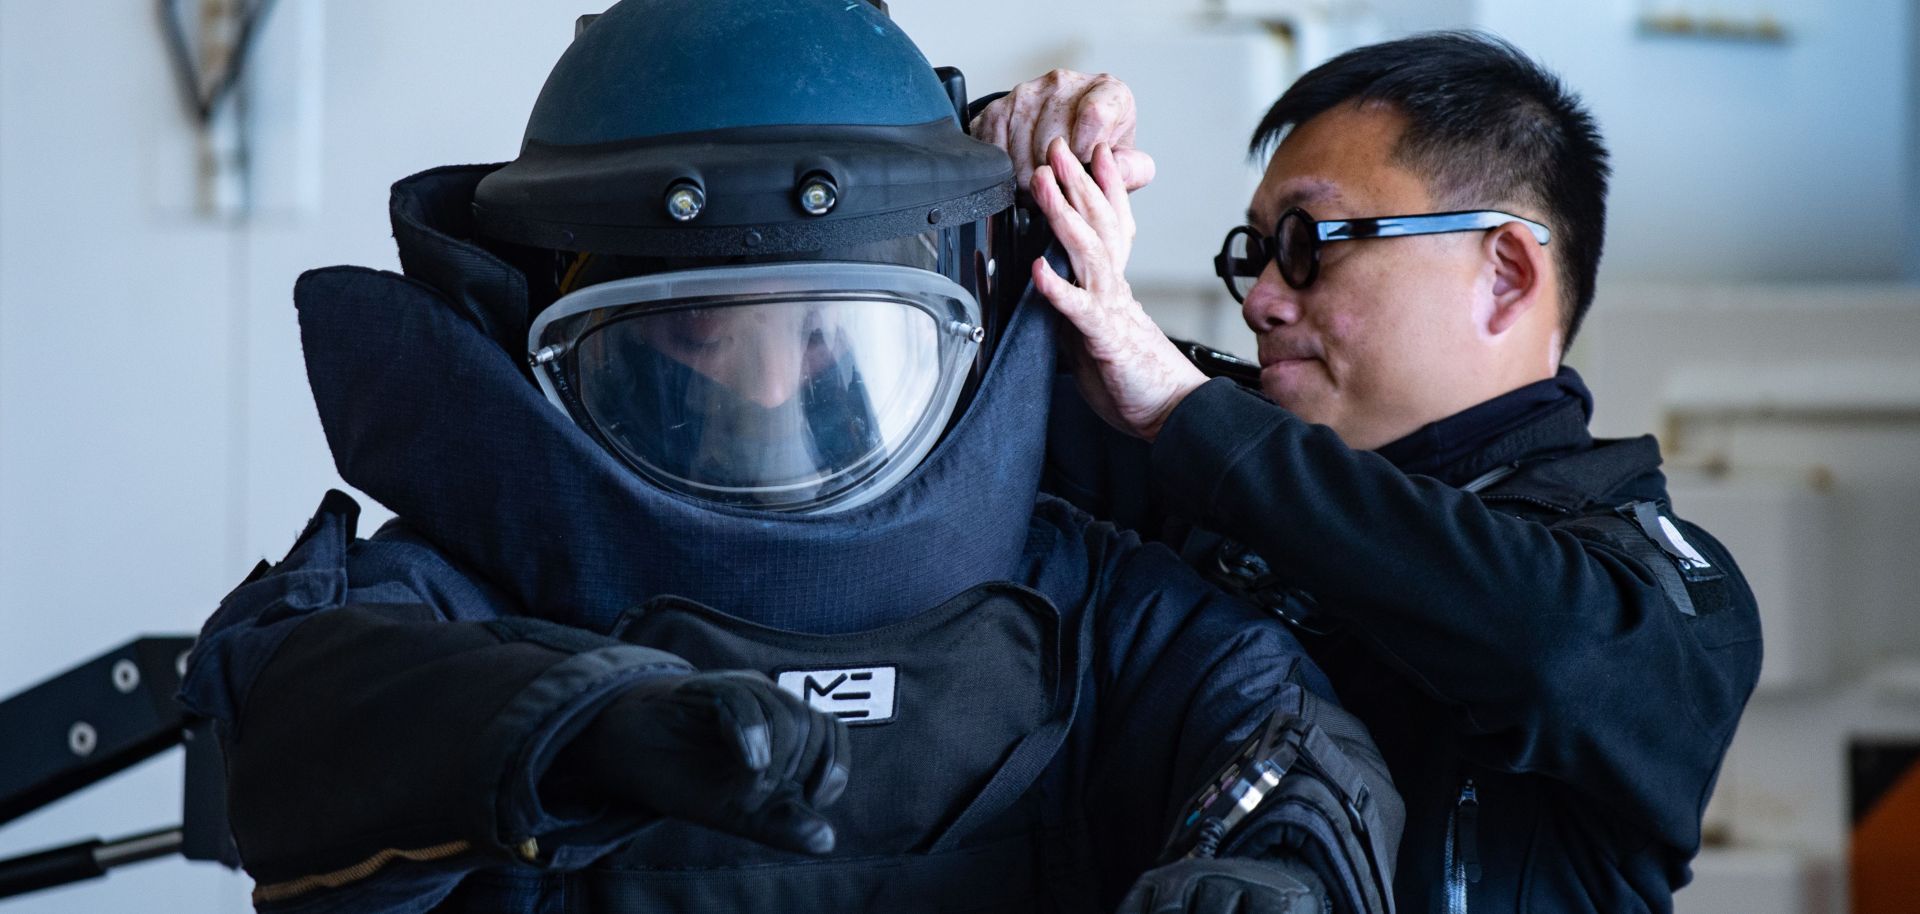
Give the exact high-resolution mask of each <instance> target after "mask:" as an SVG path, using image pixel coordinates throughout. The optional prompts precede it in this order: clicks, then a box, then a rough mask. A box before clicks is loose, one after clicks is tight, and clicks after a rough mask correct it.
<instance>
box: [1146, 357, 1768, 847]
mask: <svg viewBox="0 0 1920 914" xmlns="http://www.w3.org/2000/svg"><path fill="white" fill-rule="evenodd" d="M1152 461H1153V473H1154V479H1155V480H1156V482H1158V483H1159V484H1160V485H1161V486H1162V487H1164V489H1165V490H1166V491H1167V492H1168V493H1169V497H1170V498H1171V499H1173V500H1175V502H1176V503H1179V504H1183V505H1186V506H1188V507H1190V508H1191V509H1193V510H1194V512H1195V513H1196V514H1199V515H1201V516H1202V517H1203V518H1204V519H1205V521H1206V522H1208V523H1209V524H1211V525H1213V526H1215V527H1216V528H1217V529H1220V530H1222V531H1223V532H1226V533H1227V534H1229V535H1231V536H1234V537H1236V538H1238V539H1240V540H1241V541H1242V542H1245V543H1247V544H1249V545H1250V546H1252V547H1254V548H1255V549H1257V550H1258V551H1259V552H1260V553H1261V555H1262V556H1263V557H1264V558H1266V560H1267V561H1268V563H1269V565H1270V566H1271V567H1272V568H1273V570H1274V571H1275V572H1276V573H1277V574H1278V575H1280V576H1281V577H1282V578H1283V579H1286V580H1288V581H1289V582H1290V583H1293V584H1296V585H1297V586H1299V587H1301V588H1302V589H1304V590H1305V591H1307V592H1308V593H1310V594H1311V595H1312V596H1313V597H1315V598H1316V599H1317V600H1318V602H1319V604H1320V605H1321V606H1322V607H1323V608H1325V609H1327V610H1329V611H1331V612H1335V613H1337V614H1338V617H1339V618H1340V619H1342V620H1343V621H1344V622H1345V623H1347V624H1348V625H1349V626H1350V627H1351V628H1352V629H1353V630H1355V631H1356V632H1357V633H1358V634H1359V635H1360V636H1361V637H1363V638H1365V639H1367V640H1369V641H1370V642H1372V644H1373V645H1374V646H1375V648H1376V649H1377V650H1378V652H1379V653H1380V654H1381V655H1383V656H1384V657H1385V659H1386V660H1387V661H1388V662H1389V663H1391V664H1393V665H1395V666H1397V667H1398V668H1400V669H1401V671H1402V672H1403V673H1404V674H1405V675H1406V676H1407V677H1408V678H1409V679H1410V680H1411V681H1412V682H1413V683H1414V684H1415V685H1416V686H1417V687H1418V688H1420V689H1422V690H1423V691H1425V692H1426V693H1427V694H1429V695H1431V696H1432V697H1433V698H1435V699H1436V700H1438V701H1440V702H1441V703H1443V705H1444V706H1446V707H1447V708H1450V709H1451V711H1452V715H1453V721H1452V723H1453V728H1454V729H1455V730H1456V732H1457V733H1458V734H1460V736H1461V738H1462V739H1461V741H1462V746H1463V750H1464V751H1465V752H1466V753H1467V754H1468V756H1469V758H1471V759H1472V760H1473V761H1475V762H1476V763H1478V764H1483V765H1487V766H1489V767H1492V768H1495V769H1499V770H1506V771H1516V772H1532V773H1539V774H1544V775H1547V776H1550V777H1554V778H1556V779H1559V780H1562V781H1564V782H1567V783H1570V784H1572V785H1574V786H1575V787H1576V789H1579V790H1581V791H1584V792H1586V793H1587V794H1589V795H1590V796H1592V797H1593V798H1594V799H1595V800H1596V801H1599V802H1603V803H1605V804H1606V808H1608V809H1615V810H1620V811H1623V812H1624V813H1625V814H1626V815H1628V816H1629V817H1630V818H1631V819H1632V820H1633V821H1635V822H1637V823H1639V824H1640V825H1642V826H1643V827H1646V828H1649V829H1651V830H1652V831H1653V832H1654V833H1655V834H1657V835H1659V836H1661V837H1662V838H1664V839H1665V840H1666V841H1668V842H1670V843H1671V844H1673V845H1675V846H1677V847H1680V848H1683V849H1687V850H1689V851H1691V850H1692V849H1694V848H1697V847H1698V844H1699V816H1700V811H1701V809H1702V808H1703V807H1704V804H1705V801H1706V796H1707V794H1708V792H1709V791H1710V789H1711V787H1712V781H1713V777H1714V774H1715V772H1716V771H1717V769H1718V765H1719V760H1720V757H1721V755H1722V754H1723V753H1724V750H1725V746H1726V743H1727V740H1728V739H1730V738H1731V734H1732V730H1733V726H1734V724H1735V723H1736V722H1737V720H1738V718H1739V714H1740V710H1741V708H1742V707H1743V706H1744V704H1745V701H1746V697H1747V694H1748V693H1749V692H1750V691H1751V690H1752V688H1753V683H1754V671H1755V670H1756V669H1757V665H1758V650H1759V633H1758V626H1757V623H1756V622H1753V621H1752V620H1753V619H1754V615H1753V613H1754V609H1753V605H1752V596H1751V593H1750V592H1749V591H1748V590H1747V588H1746V585H1745V582H1744V580H1742V579H1741V578H1740V576H1739V572H1738V569H1737V568H1735V567H1734V565H1733V563H1732V562H1731V560H1730V559H1729V558H1728V557H1727V555H1726V553H1725V551H1724V550H1723V549H1722V548H1721V547H1720V546H1719V545H1718V544H1717V543H1715V542H1713V540H1712V538H1711V537H1708V536H1705V534H1704V533H1702V532H1700V531H1698V530H1697V528H1692V527H1691V526H1690V525H1689V527H1688V529H1690V530H1693V531H1694V533H1693V535H1694V536H1696V539H1697V541H1698V543H1699V544H1700V545H1701V548H1702V549H1703V550H1704V551H1707V552H1708V553H1709V555H1710V556H1711V557H1712V558H1713V559H1714V560H1715V561H1716V562H1718V563H1719V564H1720V566H1721V567H1723V568H1724V569H1726V570H1727V572H1728V574H1729V578H1730V580H1729V581H1728V586H1727V592H1728V593H1729V594H1730V595H1731V603H1732V605H1731V606H1730V607H1729V608H1727V609H1725V610H1723V611H1722V612H1721V613H1720V614H1719V615H1718V616H1717V617H1714V618H1707V617H1704V616H1703V617H1701V618H1700V619H1698V620H1697V621H1696V620H1695V618H1694V617H1691V616H1688V615H1685V614H1683V613H1681V612H1679V611H1677V610H1676V606H1675V604H1674V603H1673V602H1671V601H1670V600H1669V598H1668V597H1667V595H1666V592H1665V591H1663V590H1662V588H1661V587H1660V585H1659V583H1658V581H1657V579H1656V577H1655V574H1654V571H1653V570H1652V569H1650V568H1648V567H1647V566H1645V565H1643V564H1641V563H1640V562H1639V561H1637V560H1636V559H1634V558H1633V557H1631V556H1629V555H1628V554H1626V553H1625V552H1624V551H1622V550H1620V549H1618V548H1615V547H1614V546H1611V545H1609V544H1607V543H1604V542H1601V541H1599V540H1597V539H1595V538H1590V537H1582V536H1577V535H1575V534H1574V533H1572V532H1570V531H1567V530H1560V529H1552V528H1549V527H1548V526H1546V525H1545V524H1542V523H1539V522H1535V521H1530V520H1523V519H1520V518H1518V517H1514V516H1511V515H1507V514H1502V513H1499V512H1498V511H1495V510H1492V509H1490V508H1489V507H1488V506H1487V505H1486V504H1484V503H1482V501H1481V500H1480V499H1479V498H1477V497H1476V496H1474V495H1471V494H1468V493H1465V492H1462V491H1460V490H1458V489H1455V488H1453V487H1451V486H1447V485H1445V484H1443V483H1441V482H1439V481H1437V480H1432V479H1427V478H1424V477H1418V476H1408V475H1406V474H1403V473H1401V472H1400V471H1399V470H1398V469H1397V468H1395V467H1393V466H1392V465H1391V464H1389V463H1387V462H1386V461H1385V460H1384V459H1381V458H1380V457H1378V456H1377V455H1374V454H1371V453H1363V452H1357V451H1353V450H1351V449H1349V448H1347V447H1346V446H1345V444H1343V443H1342V442H1341V441H1340V440H1339V438H1338V436H1337V435H1335V434H1334V433H1333V432H1332V431H1331V430H1329V429H1327V428H1325V427H1322V426H1312V425H1309V424H1307V423H1305V422H1303V421H1301V420H1300V419H1299V418H1297V417H1295V416H1293V415H1292V414H1291V413H1288V412H1287V411H1286V410H1284V409H1281V408H1280V407H1278V406H1275V405H1273V404H1272V403H1270V402H1268V401H1266V400H1265V399H1263V398H1261V397H1259V396H1257V395H1255V394H1252V393H1250V392H1247V391H1244V390H1241V389H1238V388H1236V387H1234V386H1233V385H1231V384H1228V383H1224V382H1221V381H1214V382H1211V383H1209V384H1207V385H1204V386H1203V387H1201V388H1200V389H1198V390H1196V391H1195V392H1194V393H1193V394H1191V395H1190V396H1189V397H1188V398H1187V400H1186V401H1184V402H1183V403H1182V404H1181V405H1180V406H1179V407H1178V408H1177V409H1176V410H1175V411H1174V413H1173V415H1172V416H1171V417H1170V419H1169V421H1168V423H1167V425H1166V427H1165V429H1164V430H1163V431H1162V433H1161V436H1160V438H1159V439H1158V440H1157V441H1156V442H1155V443H1154V448H1153V454H1152ZM1749 660H1751V662H1749Z"/></svg>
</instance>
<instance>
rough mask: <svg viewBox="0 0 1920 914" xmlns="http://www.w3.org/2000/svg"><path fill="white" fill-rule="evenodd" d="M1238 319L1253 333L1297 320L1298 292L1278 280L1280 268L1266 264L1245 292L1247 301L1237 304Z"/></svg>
mask: <svg viewBox="0 0 1920 914" xmlns="http://www.w3.org/2000/svg"><path fill="white" fill-rule="evenodd" d="M1240 318H1241V319H1242V320H1244V321H1246V322H1247V327H1248V329H1251V330H1252V331H1253V332H1254V333H1263V332H1265V331H1268V330H1273V329H1276V328H1279V327H1285V326H1287V325H1288V324H1292V323H1295V322H1297V321H1299V320H1300V292H1299V290H1297V289H1295V288H1293V287H1292V286H1289V285H1287V284H1286V282H1285V281H1283V280H1281V278H1280V267H1279V265H1277V264H1274V263H1272V262H1268V263H1267V268H1266V269H1265V270H1263V271H1261V273H1260V278H1259V279H1257V280H1255V281H1254V283H1253V288H1252V289H1249V290H1247V300H1246V301H1244V302H1241V303H1240Z"/></svg>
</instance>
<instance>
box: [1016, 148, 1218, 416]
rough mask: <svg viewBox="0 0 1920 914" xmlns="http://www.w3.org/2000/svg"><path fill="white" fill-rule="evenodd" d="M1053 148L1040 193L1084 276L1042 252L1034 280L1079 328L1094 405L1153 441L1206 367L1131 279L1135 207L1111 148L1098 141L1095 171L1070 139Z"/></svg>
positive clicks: (1087, 391)
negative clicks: (1177, 344) (1063, 270)
mask: <svg viewBox="0 0 1920 914" xmlns="http://www.w3.org/2000/svg"><path fill="white" fill-rule="evenodd" d="M1047 154H1048V157H1049V160H1050V161H1049V163H1048V164H1045V165H1041V166H1040V167H1039V168H1038V169H1036V170H1035V171H1034V173H1033V198H1034V201H1035V202H1036V203H1038V204H1039V206H1040V211H1041V212H1043V213H1045V214H1046V216H1047V222H1048V223H1049V224H1050V225H1051V226H1052V228H1053V234H1054V237H1055V238H1058V239H1059V240H1060V244H1061V245H1062V246H1063V247H1065V248H1066V251H1067V256H1068V257H1069V258H1070V259H1071V260H1072V261H1073V272H1074V274H1075V275H1076V276H1077V277H1079V280H1080V283H1079V285H1075V284H1073V283H1071V282H1068V281H1067V280H1065V279H1063V278H1061V277H1060V274H1058V273H1055V272H1054V271H1053V267H1052V266H1051V265H1049V264H1048V263H1047V261H1046V258H1044V257H1043V258H1041V259H1039V260H1036V261H1034V264H1033V284H1034V287H1035V288H1037V289H1039V290H1040V294H1042V295H1045V296H1046V297H1047V300H1048V301H1051V302H1053V306H1054V308H1056V309H1058V310H1059V311H1060V313H1061V314H1062V315H1065V316H1066V318H1067V320H1069V321H1071V322H1072V323H1073V326H1074V328H1075V329H1076V330H1078V331H1080V337H1081V339H1080V341H1079V344H1078V345H1077V346H1074V347H1073V348H1071V349H1070V350H1069V354H1070V355H1071V356H1072V357H1073V362H1074V366H1073V369H1074V377H1075V379H1076V380H1077V381H1078V382H1079V385H1080V393H1081V395H1082V396H1085V397H1086V398H1087V403H1088V405H1090V406H1092V407H1093V410H1094V412H1096V413H1098V414H1099V415H1100V417H1101V418H1102V419H1105V420H1107V423H1108V424H1110V425H1112V426H1113V427H1114V428H1117V429H1119V430H1121V431H1123V432H1126V433H1128V434H1130V435H1136V436H1138V437H1141V438H1145V439H1147V440H1149V441H1151V440H1153V438H1154V436H1156V435H1158V434H1160V427H1161V426H1162V425H1164V424H1166V421H1167V416H1169V415H1171V414H1172V413H1173V408H1174V407H1175V406H1178V405H1180V401H1181V400H1182V399H1185V397H1186V396H1187V394H1189V393H1191V392H1192V391H1193V389H1194V388H1196V387H1199V386H1200V385H1202V384H1205V383H1206V382H1207V376H1206V375H1204V374H1202V373H1201V372H1200V369H1198V368H1195V367H1193V363H1192V362H1189V361H1187V358H1186V356H1183V355H1181V354H1180V350H1178V349H1176V348H1174V345H1173V343H1172V341H1170V340H1168V339H1167V335H1166V334H1164V333H1162V332H1160V327H1159V326H1158V325H1156V324H1154V322H1153V319H1152V318H1150V317H1148V316H1147V311H1146V309H1145V308H1142V307H1141V306H1140V303H1139V302H1137V301H1135V300H1134V298H1133V290H1132V288H1130V287H1129V286H1128V285H1127V277H1126V270H1127V257H1128V256H1129V255H1131V254H1132V252H1133V209H1132V206H1131V205H1130V204H1129V203H1128V201H1127V191H1126V188H1125V186H1124V184H1123V181H1122V179H1121V175H1120V165H1119V163H1118V162H1117V161H1116V160H1115V159H1114V156H1113V153H1112V151H1111V150H1109V149H1107V147H1106V145H1105V144H1101V145H1099V146H1096V147H1094V151H1093V173H1092V174H1091V175H1089V174H1088V173H1087V170H1086V169H1085V168H1082V167H1080V163H1079V162H1078V161H1077V160H1076V159H1074V158H1073V153H1072V152H1071V151H1070V150H1069V149H1068V147H1067V144H1066V142H1065V141H1063V140H1058V139H1056V140H1054V142H1053V144H1052V145H1051V146H1049V147H1048V148H1047Z"/></svg>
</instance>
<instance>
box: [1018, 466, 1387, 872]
mask: <svg viewBox="0 0 1920 914" xmlns="http://www.w3.org/2000/svg"><path fill="white" fill-rule="evenodd" d="M1052 504H1053V508H1052V510H1054V511H1059V512H1069V511H1072V509H1071V508H1068V507H1066V506H1064V505H1060V504H1059V503H1057V502H1055V503H1052ZM1089 535H1090V536H1091V537H1093V539H1094V542H1093V549H1092V551H1093V553H1094V555H1095V558H1096V561H1095V569H1096V570H1095V574H1094V577H1095V580H1094V581H1093V582H1092V585H1091V590H1092V592H1093V594H1094V596H1093V599H1092V602H1091V603H1090V610H1089V611H1090V612H1091V613H1092V627H1091V637H1092V642H1093V643H1092V646H1091V647H1092V657H1093V664H1092V670H1093V672H1092V675H1093V676H1094V677H1095V694H1096V695H1098V696H1099V697H1098V699H1097V705H1096V706H1097V714H1098V718H1097V721H1096V723H1095V728H1094V729H1095V732H1096V733H1097V734H1099V736H1098V739H1097V741H1096V743H1097V744H1096V747H1095V749H1094V751H1095V753H1096V754H1097V756H1098V757H1097V758H1096V759H1094V761H1093V764H1092V765H1091V766H1090V767H1091V769H1092V770H1093V771H1094V772H1095V775H1094V777H1093V779H1092V781H1091V783H1090V784H1089V788H1088V789H1089V792H1090V794H1089V797H1088V803H1087V808H1088V809H1089V810H1090V812H1091V819H1092V821H1093V825H1094V828H1095V832H1096V841H1097V842H1098V843H1100V844H1101V846H1102V847H1101V852H1102V854H1103V855H1105V856H1107V857H1108V859H1109V860H1111V861H1114V862H1118V863H1119V864H1120V865H1121V867H1122V868H1123V869H1124V870H1127V871H1131V872H1136V873H1137V872H1139V871H1140V870H1142V869H1145V868H1146V867H1149V866H1152V865H1153V864H1154V863H1155V861H1156V858H1158V857H1159V856H1160V854H1161V852H1162V849H1163V845H1164V844H1165V843H1166V841H1167V840H1168V838H1169V837H1170V836H1171V835H1172V834H1173V833H1174V831H1175V830H1176V828H1177V827H1178V826H1180V825H1181V822H1179V821H1177V819H1178V818H1179V816H1180V814H1181V813H1182V812H1183V811H1184V809H1185V807H1186V805H1187V802H1188V801H1189V800H1190V799H1191V798H1192V797H1193V796H1194V795H1195V794H1196V793H1197V792H1198V791H1199V790H1200V789H1201V788H1202V787H1203V786H1205V784H1206V783H1207V781H1208V780H1209V779H1210V778H1211V777H1213V776H1214V775H1215V774H1216V772H1217V771H1218V770H1219V769H1220V768H1221V767H1222V766H1223V765H1225V764H1226V763H1227V761H1228V760H1229V759H1230V758H1231V757H1232V756H1233V755H1234V753H1236V752H1237V751H1239V750H1240V749H1241V748H1242V747H1243V745H1244V744H1245V743H1246V742H1247V741H1248V740H1249V739H1250V738H1252V737H1254V736H1255V735H1256V732H1257V731H1258V730H1260V729H1261V728H1262V727H1263V726H1264V725H1265V724H1266V722H1267V720H1268V718H1269V717H1271V716H1273V715H1275V714H1280V715H1283V716H1286V717H1287V718H1288V719H1289V720H1290V721H1292V722H1293V723H1294V724H1295V725H1297V727H1298V729H1299V730H1301V731H1302V732H1303V733H1305V734H1307V739H1308V740H1310V742H1311V745H1312V747H1313V750H1314V751H1315V752H1316V753H1317V756H1318V760H1319V761H1320V762H1321V763H1323V764H1318V765H1310V764H1299V765H1295V766H1293V768H1292V769H1291V770H1290V771H1289V773H1288V775H1287V777H1286V779H1285V782H1286V784H1287V785H1288V789H1295V790H1299V791H1300V794H1299V796H1300V797H1302V798H1308V797H1310V802H1302V803H1293V804H1286V803H1272V804H1265V805H1263V806H1262V807H1260V809H1259V810H1257V811H1256V812H1255V814H1254V815H1253V816H1252V817H1251V818H1250V819H1249V820H1247V821H1246V822H1245V823H1243V825H1242V826H1241V827H1240V828H1239V829H1237V830H1236V832H1235V833H1236V834H1248V835H1254V834H1258V835H1260V836H1262V837H1261V839H1260V840H1251V841H1250V840H1240V841H1237V842H1232V843H1230V844H1228V845H1225V846H1223V849H1222V855H1223V856H1227V855H1232V856H1246V857H1284V858H1289V859H1297V860H1302V861H1305V862H1307V863H1308V864H1310V865H1312V866H1313V867H1314V868H1315V869H1316V870H1317V871H1318V872H1319V873H1320V875H1321V877H1322V880H1323V881H1324V882H1325V883H1326V884H1327V885H1328V886H1329V887H1330V888H1335V889H1336V890H1340V891H1341V893H1342V894H1343V896H1344V897H1345V898H1348V899H1352V898H1371V899H1374V901H1375V902H1376V904H1373V905H1354V906H1353V907H1354V909H1358V910H1375V909H1381V908H1384V905H1385V903H1386V902H1385V894H1386V887H1387V886H1390V885H1391V884H1392V870H1391V867H1392V864H1393V851H1394V849H1395V848H1396V847H1397V846H1398V844H1399V839H1400V831H1401V828H1402V824H1403V819H1404V816H1403V814H1402V810H1401V806H1400V798H1399V795H1398V794H1397V793H1395V792H1394V790H1393V786H1392V782H1391V780H1390V779H1389V777H1388V775H1387V770H1386V764H1385V762H1384V761H1382V759H1381V758H1380V755H1379V752H1378V750H1377V749H1375V747H1374V745H1373V742H1372V739H1371V737H1370V736H1369V735H1368V734H1367V732H1366V729H1365V727H1363V726H1361V725H1360V724H1359V722H1358V721H1357V720H1355V719H1353V718H1352V717H1351V715H1348V714H1346V712H1344V711H1342V710H1341V709H1340V708H1339V707H1338V705H1337V704H1336V703H1335V702H1334V700H1333V693H1332V687H1331V686H1330V685H1329V684H1328V682H1327V680H1326V678H1325V676H1323V675H1322V674H1321V672H1320V671H1319V669H1318V668H1317V667H1315V666H1314V664H1313V662H1312V660H1310V659H1309V658H1308V657H1307V655H1306V653H1305V651H1304V650H1302V649H1301V647H1300V644H1299V642H1298V641H1296V640H1295V639H1294V637H1293V634H1292V633H1291V632H1289V631H1288V630H1287V629H1286V627H1285V626H1284V625H1282V624H1281V623H1280V622H1279V621H1278V620H1276V619H1275V618H1273V617H1272V616H1269V615H1266V614H1264V613H1262V612H1260V611H1258V610H1256V609H1254V608H1253V607H1251V606H1248V605H1247V604H1245V603H1242V602H1240V601H1238V600H1236V599H1234V598H1232V597H1229V596H1227V595H1226V594H1224V593H1222V592H1220V591H1219V590H1217V589H1215V588H1214V587H1213V586H1212V585H1210V584H1208V583H1206V582H1205V581H1204V580H1202V579H1201V578H1200V577H1199V576H1198V575H1197V574H1195V573H1194V572H1193V570H1192V569H1190V568H1188V567H1187V566H1186V565H1185V564H1184V563H1182V562H1181V561H1180V560H1179V559H1178V558H1177V557H1176V556H1175V555H1174V554H1173V553H1172V552H1169V551H1168V550H1167V549H1165V548H1164V547H1161V546H1158V545H1142V544H1141V543H1140V541H1139V540H1138V538H1136V537H1135V536H1134V535H1133V534H1131V533H1122V532H1118V531H1116V530H1114V529H1113V528H1112V527H1111V526H1109V525H1106V524H1096V525H1093V527H1092V529H1091V531H1090V533H1089ZM1283 792H1285V791H1283ZM1309 805H1311V806H1312V807H1313V809H1314V810H1315V814H1314V815H1312V816H1309V817H1304V818H1303V817H1300V816H1298V815H1296V814H1298V813H1300V812H1301V811H1302V810H1303V809H1306V808H1307V807H1308V806H1309ZM1349 805H1350V806H1351V807H1352V808H1351V810H1350V811H1349V810H1348V809H1347V807H1348V806H1349ZM1349 812H1350V813H1351V814H1349ZM1308 818H1311V819H1312V821H1311V822H1309V821H1307V819H1308ZM1308 832H1312V833H1311V834H1308ZM1121 888H1124V886H1121ZM1343 909H1347V905H1345V904H1344V903H1343Z"/></svg>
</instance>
